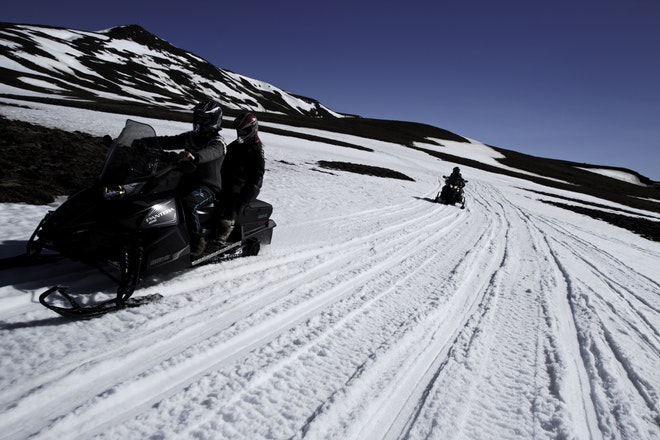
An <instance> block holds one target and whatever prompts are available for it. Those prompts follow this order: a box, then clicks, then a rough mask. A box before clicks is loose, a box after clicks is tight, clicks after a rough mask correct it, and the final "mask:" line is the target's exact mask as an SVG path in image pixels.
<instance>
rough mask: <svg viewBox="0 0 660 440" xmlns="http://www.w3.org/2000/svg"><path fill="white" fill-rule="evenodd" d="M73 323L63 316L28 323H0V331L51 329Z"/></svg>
mask: <svg viewBox="0 0 660 440" xmlns="http://www.w3.org/2000/svg"><path fill="white" fill-rule="evenodd" d="M69 322H71V320H67V319H65V318H64V317H62V316H54V317H52V318H44V319H36V320H34V321H28V322H12V323H6V322H2V321H0V330H17V329H21V328H35V327H50V326H54V325H62V324H66V323H69Z"/></svg>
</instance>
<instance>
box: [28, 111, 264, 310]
mask: <svg viewBox="0 0 660 440" xmlns="http://www.w3.org/2000/svg"><path fill="white" fill-rule="evenodd" d="M153 136H156V132H155V131H154V129H153V128H152V127H151V126H149V125H146V124H143V123H140V122H136V121H133V120H130V119H129V120H127V122H126V125H125V127H124V129H123V130H122V132H121V134H120V135H119V136H118V137H117V138H116V139H114V140H112V139H111V138H110V137H109V136H106V144H107V145H108V147H109V150H108V153H107V156H106V160H105V163H104V165H103V168H102V171H101V173H100V175H99V177H98V178H97V179H96V182H95V183H94V184H93V185H91V186H90V187H88V188H85V189H82V190H81V191H79V192H77V193H75V194H73V195H72V196H71V197H69V198H68V199H67V200H66V201H65V202H64V203H62V204H61V205H60V206H59V207H58V208H57V209H56V210H54V211H51V212H49V213H48V214H47V215H46V216H45V217H44V218H43V220H41V222H40V223H39V225H38V226H37V228H36V230H35V231H34V233H33V234H32V236H31V237H30V240H29V241H28V252H27V253H28V257H29V259H30V260H35V259H38V258H39V255H40V254H41V252H42V250H49V251H55V253H56V254H60V255H61V256H63V257H66V258H68V259H71V260H76V261H81V262H83V263H87V264H89V265H91V266H94V267H96V268H98V269H99V270H100V271H101V272H103V273H104V274H106V275H108V276H109V277H110V278H111V279H112V280H113V282H114V283H116V284H117V290H116V295H115V297H114V298H111V299H108V300H105V301H102V302H100V303H96V304H91V305H90V304H81V302H80V301H77V300H76V299H75V298H74V297H73V296H72V295H70V294H69V293H67V292H66V288H65V287H61V286H55V287H52V288H50V289H48V290H47V291H46V292H44V293H42V294H41V295H40V296H39V302H40V303H41V304H42V305H44V306H45V307H47V308H49V309H50V310H53V311H54V312H56V313H59V314H60V315H63V316H66V317H71V318H90V317H94V316H98V315H102V314H105V313H107V312H109V311H114V310H118V309H123V308H126V307H134V306H139V305H141V304H143V303H144V302H148V301H149V300H151V299H154V297H150V298H145V297H142V298H131V295H132V294H133V291H134V290H135V288H136V286H137V285H138V284H139V283H140V281H141V280H142V279H143V277H144V276H146V275H148V274H153V273H171V272H175V271H178V270H182V269H186V268H191V267H195V266H198V265H201V264H207V263H213V262H219V261H223V260H227V259H231V258H236V257H240V256H250V255H257V254H258V253H259V250H260V247H261V245H262V244H270V243H271V239H272V233H273V228H274V227H275V226H276V224H275V222H274V221H273V220H271V219H270V216H271V214H272V211H273V207H272V205H270V204H269V203H266V202H264V201H262V200H255V201H253V202H251V203H250V204H249V205H248V206H247V207H246V208H245V209H244V212H243V213H241V214H240V215H238V216H237V218H236V226H235V228H234V231H233V232H232V234H231V235H230V237H229V240H228V243H230V244H219V243H213V242H210V244H209V246H207V250H206V251H205V252H204V254H202V255H201V256H199V257H196V258H193V257H192V256H191V254H190V236H189V233H188V230H189V229H188V227H187V225H186V216H184V211H183V205H182V201H181V194H180V192H178V191H177V186H178V183H179V181H180V179H181V177H182V176H183V175H184V172H185V170H181V169H180V168H179V166H178V165H177V154H176V153H174V152H169V151H168V152H166V151H163V150H162V149H160V148H157V147H150V148H147V147H144V146H143V147H142V148H138V147H136V146H133V141H134V140H135V139H139V138H143V137H153ZM217 211H219V210H218V209H217V208H216V206H214V205H208V206H205V207H203V208H201V209H199V210H198V214H199V217H200V220H201V224H202V228H203V235H204V236H206V237H208V236H209V235H210V234H211V233H212V232H213V225H215V224H217V221H216V219H215V218H214V217H215V213H216V212H217ZM156 297H160V295H158V294H156ZM85 302H87V301H85Z"/></svg>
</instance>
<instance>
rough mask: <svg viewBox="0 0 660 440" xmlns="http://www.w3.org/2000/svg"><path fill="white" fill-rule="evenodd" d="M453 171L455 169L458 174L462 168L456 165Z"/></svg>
mask: <svg viewBox="0 0 660 440" xmlns="http://www.w3.org/2000/svg"><path fill="white" fill-rule="evenodd" d="M453 171H454V172H455V173H457V174H458V173H460V172H461V170H460V168H458V167H454V170H453Z"/></svg>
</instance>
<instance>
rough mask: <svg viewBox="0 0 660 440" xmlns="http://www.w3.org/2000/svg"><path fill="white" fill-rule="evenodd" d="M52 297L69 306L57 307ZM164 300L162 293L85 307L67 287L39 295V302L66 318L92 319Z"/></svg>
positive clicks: (55, 288)
mask: <svg viewBox="0 0 660 440" xmlns="http://www.w3.org/2000/svg"><path fill="white" fill-rule="evenodd" d="M52 295H59V296H60V297H61V298H62V299H63V300H64V302H65V303H66V304H67V306H60V305H55V304H54V303H52V302H49V301H48V299H49V297H51V296H52ZM162 298H163V295H161V294H160V293H154V294H151V295H145V296H140V297H136V298H128V299H126V300H123V301H121V300H118V299H117V298H113V299H111V300H108V301H103V302H101V303H98V304H95V305H93V306H83V305H81V304H79V303H78V302H77V301H76V300H75V299H73V297H72V296H71V295H69V294H68V293H67V292H66V287H62V286H55V287H51V288H50V289H48V290H47V291H45V292H44V293H42V294H41V295H39V302H40V303H41V304H42V305H43V306H45V307H47V308H49V309H50V310H52V311H54V312H55V313H58V314H59V315H61V316H64V317H66V318H70V319H91V318H95V317H97V316H101V315H105V314H106V313H110V312H116V311H118V310H124V309H127V308H133V307H139V306H142V305H144V304H148V303H152V302H154V301H157V300H159V299H162ZM50 300H51V301H52V298H50Z"/></svg>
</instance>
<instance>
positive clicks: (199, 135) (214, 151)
mask: <svg viewBox="0 0 660 440" xmlns="http://www.w3.org/2000/svg"><path fill="white" fill-rule="evenodd" d="M221 123H222V107H221V106H220V103H219V102H217V101H215V100H212V99H207V100H203V101H201V102H199V103H198V104H197V105H195V107H193V129H192V131H187V132H185V133H181V134H177V135H174V136H158V137H155V138H146V139H140V140H138V141H140V142H144V143H145V144H146V145H150V144H154V143H155V144H157V145H159V146H160V147H161V148H162V149H163V150H182V151H181V152H180V153H179V157H178V164H179V167H180V168H181V170H182V171H183V172H184V176H183V178H182V180H181V186H180V189H181V191H182V192H183V194H185V195H184V196H183V204H184V207H185V214H186V217H187V222H188V229H189V232H190V254H191V255H192V256H193V257H197V256H199V255H201V254H202V253H203V252H204V250H205V249H206V244H207V243H206V240H205V239H204V237H202V228H201V224H200V220H199V216H198V215H197V209H198V208H200V207H202V206H205V205H208V204H210V203H211V202H213V201H214V200H215V198H216V197H217V195H218V194H219V193H220V189H221V188H222V183H221V177H220V173H221V168H222V162H223V160H224V158H225V152H226V148H227V147H226V143H225V141H224V139H223V138H222V136H220V134H219V133H218V132H219V131H220V130H221V128H220V124H221Z"/></svg>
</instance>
